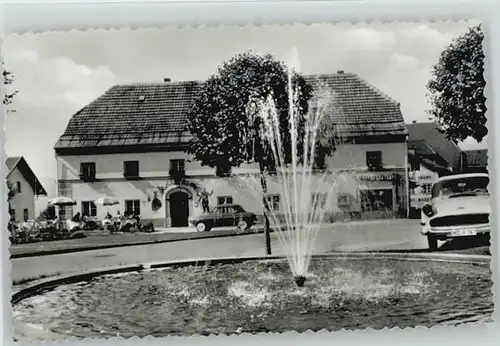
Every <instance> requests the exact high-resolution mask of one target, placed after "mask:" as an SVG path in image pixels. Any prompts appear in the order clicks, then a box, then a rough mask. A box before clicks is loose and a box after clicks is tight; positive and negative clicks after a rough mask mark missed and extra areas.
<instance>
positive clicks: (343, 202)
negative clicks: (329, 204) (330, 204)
mask: <svg viewBox="0 0 500 346" xmlns="http://www.w3.org/2000/svg"><path fill="white" fill-rule="evenodd" d="M337 204H338V206H339V207H344V208H345V207H350V206H351V198H350V196H349V195H348V194H346V193H339V195H338V196H337Z"/></svg>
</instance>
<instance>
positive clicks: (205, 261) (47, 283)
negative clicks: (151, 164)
mask: <svg viewBox="0 0 500 346" xmlns="http://www.w3.org/2000/svg"><path fill="white" fill-rule="evenodd" d="M312 257H313V258H316V259H331V258H339V259H370V258H380V259H385V260H395V261H430V262H446V263H461V264H475V265H486V264H489V263H490V261H491V258H492V257H491V256H487V255H467V254H436V253H420V254H408V253H391V254H387V253H377V252H357V253H356V252H351V253H323V254H314V255H312ZM284 259H285V257H284V256H282V255H281V256H280V255H269V256H246V257H219V258H217V257H215V258H199V259H196V258H194V259H187V260H170V261H162V262H152V263H151V262H150V263H141V264H134V265H122V266H115V267H107V268H102V269H98V270H88V271H83V272H78V273H73V274H66V275H59V276H53V277H48V278H44V279H41V280H37V281H35V282H34V283H32V284H30V285H28V286H26V287H24V288H21V289H19V290H17V291H14V292H13V293H12V294H11V304H12V305H15V304H17V303H19V302H20V301H21V300H23V299H26V298H28V297H31V296H33V295H35V294H39V293H42V292H43V291H45V290H50V289H52V288H54V287H57V286H59V285H61V284H73V283H76V282H81V281H89V280H91V279H93V278H95V277H97V276H102V275H109V274H118V273H129V272H140V271H143V270H151V269H161V268H181V267H189V266H208V265H218V264H236V263H242V262H246V261H265V260H267V261H269V260H284Z"/></svg>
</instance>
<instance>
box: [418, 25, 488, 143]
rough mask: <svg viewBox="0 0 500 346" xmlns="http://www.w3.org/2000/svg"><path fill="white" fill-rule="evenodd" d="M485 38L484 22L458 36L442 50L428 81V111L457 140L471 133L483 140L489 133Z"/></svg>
mask: <svg viewBox="0 0 500 346" xmlns="http://www.w3.org/2000/svg"><path fill="white" fill-rule="evenodd" d="M483 39H484V34H483V31H482V28H481V25H479V26H476V27H473V28H471V29H469V31H468V32H467V33H466V34H464V35H462V36H460V37H458V38H456V39H455V40H454V41H453V42H452V43H451V44H450V45H449V46H448V47H446V49H445V50H444V51H443V52H442V53H441V57H440V59H439V62H438V63H437V64H436V65H435V66H434V67H433V70H432V75H433V79H431V80H430V81H429V83H428V85H427V88H428V91H429V98H430V103H431V110H430V111H429V113H430V115H432V116H433V117H435V119H436V122H437V123H438V124H439V125H440V126H441V127H442V129H443V132H444V133H445V135H446V137H447V138H449V139H451V140H454V141H455V142H457V141H463V140H465V139H466V138H468V137H473V138H474V139H476V140H477V141H479V142H481V141H482V140H483V138H484V137H485V136H486V134H487V133H488V129H487V127H486V116H485V113H486V105H485V102H486V98H485V97H484V88H485V85H486V81H485V79H484V51H483V46H482V44H483Z"/></svg>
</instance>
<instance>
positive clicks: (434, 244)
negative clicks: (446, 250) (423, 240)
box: [427, 234, 438, 251]
mask: <svg viewBox="0 0 500 346" xmlns="http://www.w3.org/2000/svg"><path fill="white" fill-rule="evenodd" d="M427 242H428V243H429V249H430V250H432V251H434V250H437V248H438V241H437V238H436V236H434V235H432V234H428V235H427Z"/></svg>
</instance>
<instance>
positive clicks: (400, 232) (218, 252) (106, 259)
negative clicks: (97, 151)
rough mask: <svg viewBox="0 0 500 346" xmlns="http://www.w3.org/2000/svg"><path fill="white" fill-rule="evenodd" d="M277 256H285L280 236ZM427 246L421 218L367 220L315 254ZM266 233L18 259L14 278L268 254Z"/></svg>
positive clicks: (335, 228)
mask: <svg viewBox="0 0 500 346" xmlns="http://www.w3.org/2000/svg"><path fill="white" fill-rule="evenodd" d="M271 239H272V247H273V254H280V253H281V251H280V250H281V249H280V244H279V239H278V236H277V234H276V233H272V234H271ZM425 247H426V240H425V238H424V237H422V236H420V233H419V225H418V220H383V221H366V222H355V223H345V224H335V225H329V226H328V227H323V228H322V229H321V230H320V232H319V234H318V238H317V241H316V246H315V249H314V251H315V252H317V253H319V252H328V251H369V250H394V249H398V250H409V249H420V248H422V249H423V248H425ZM264 254H265V242H264V234H253V235H248V236H239V237H225V238H207V239H195V240H187V241H182V242H174V243H162V244H151V245H139V246H128V247H120V248H111V249H101V250H93V251H84V252H75V253H68V254H60V255H49V256H37V257H27V258H19V259H13V260H12V279H13V280H20V279H26V278H32V277H37V276H39V275H51V274H55V273H57V274H61V273H70V272H76V271H81V270H87V269H93V268H100V267H106V266H114V265H120V264H135V263H142V262H155V261H163V260H174V259H188V258H210V257H222V256H252V255H264Z"/></svg>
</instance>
